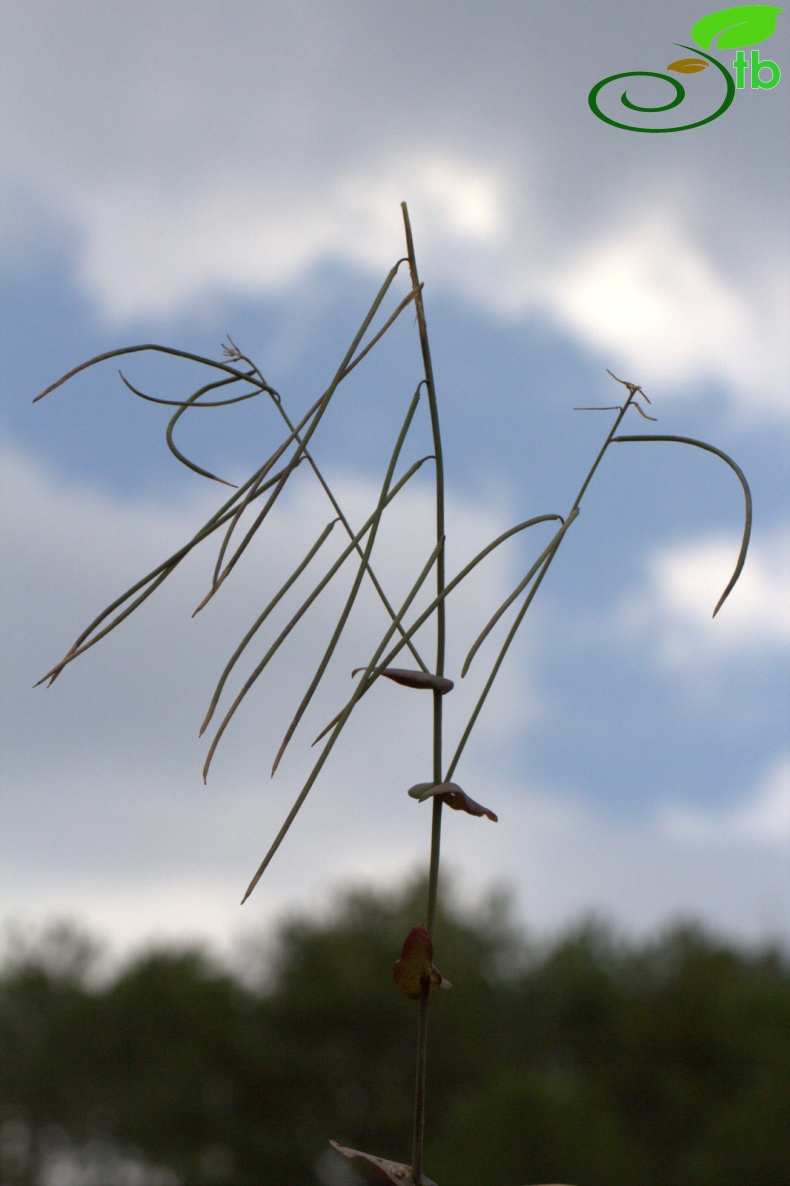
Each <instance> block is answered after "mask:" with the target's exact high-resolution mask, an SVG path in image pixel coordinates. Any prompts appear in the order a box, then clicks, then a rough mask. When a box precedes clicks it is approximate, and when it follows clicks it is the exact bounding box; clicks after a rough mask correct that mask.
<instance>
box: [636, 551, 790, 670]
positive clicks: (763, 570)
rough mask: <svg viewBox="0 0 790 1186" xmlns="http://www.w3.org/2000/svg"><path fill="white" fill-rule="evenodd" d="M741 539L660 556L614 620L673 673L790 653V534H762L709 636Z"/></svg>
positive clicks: (647, 568)
mask: <svg viewBox="0 0 790 1186" xmlns="http://www.w3.org/2000/svg"><path fill="white" fill-rule="evenodd" d="M739 547H740V541H739V540H738V539H737V538H736V537H735V536H729V535H723V534H722V535H710V536H703V537H700V538H698V539H696V540H691V541H689V542H684V543H682V544H676V545H672V546H670V547H667V548H663V549H661V550H659V551H657V552H654V553H653V554H652V556H650V557H649V559H648V560H647V562H646V565H645V580H644V584H643V586H642V588H641V589H639V590H636V591H633V592H631V593H630V594H627V595H626V596H625V597H624V598H623V599H622V600H621V602H620V604H619V606H618V607H617V610H616V613H615V618H616V620H617V622H618V623H619V624H621V625H622V627H623V628H624V629H625V630H626V631H627V632H628V633H630V634H631V635H633V634H634V633H638V634H639V635H640V637H644V638H645V640H646V641H647V644H648V645H649V646H650V647H651V648H652V649H653V651H654V653H656V654H657V657H658V658H659V660H660V661H661V662H662V663H663V664H664V665H666V666H667V667H668V668H671V669H674V670H681V671H682V670H687V671H692V670H695V669H697V668H699V666H700V665H701V664H702V663H710V662H717V661H719V662H720V661H723V660H730V659H733V658H734V657H736V656H743V655H744V654H751V655H756V654H759V653H763V654H765V653H766V652H770V653H775V652H777V651H778V650H783V649H786V648H787V646H788V645H790V571H788V559H790V534H789V533H788V532H787V531H786V530H784V529H780V530H777V531H775V532H774V533H773V534H772V535H766V534H763V535H762V537H761V538H760V539H759V540H754V541H753V542H752V544H751V546H750V549H749V552H748V555H747V559H746V564H745V566H744V569H743V571H742V573H741V575H740V577H739V579H738V583H737V585H736V586H735V588H734V589H733V591H732V592H731V593H730V596H729V598H728V599H727V601H726V602H725V603H724V605H723V606H722V608H721V610H720V611H719V614H718V615H717V618H716V627H715V629H711V628H710V615H711V612H712V607H713V606H714V605H715V604H716V603H717V601H718V599H719V597H720V595H721V593H722V592H723V590H724V588H725V586H726V584H727V582H728V580H729V578H730V575H731V573H732V570H733V568H734V566H735V561H736V559H737V556H738V550H739Z"/></svg>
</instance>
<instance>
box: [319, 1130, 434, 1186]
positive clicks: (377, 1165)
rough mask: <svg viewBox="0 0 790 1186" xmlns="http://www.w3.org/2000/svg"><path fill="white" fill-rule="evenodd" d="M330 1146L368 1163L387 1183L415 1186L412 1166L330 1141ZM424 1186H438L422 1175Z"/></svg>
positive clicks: (346, 1155) (398, 1185)
mask: <svg viewBox="0 0 790 1186" xmlns="http://www.w3.org/2000/svg"><path fill="white" fill-rule="evenodd" d="M329 1144H330V1145H331V1146H332V1148H333V1149H336V1150H337V1152H338V1153H342V1154H343V1156H344V1157H348V1158H353V1157H358V1158H359V1160H360V1161H366V1162H367V1163H368V1165H371V1166H373V1169H374V1170H376V1172H377V1173H378V1174H379V1176H380V1177H382V1178H383V1179H384V1180H385V1182H394V1183H395V1186H414V1180H413V1178H412V1176H411V1166H410V1165H404V1164H403V1162H402V1161H389V1160H388V1159H387V1158H386V1157H376V1156H374V1154H373V1153H361V1152H360V1150H359V1149H347V1148H346V1147H345V1146H344V1145H338V1143H337V1141H330V1142H329ZM422 1186H436V1183H435V1182H433V1181H432V1180H431V1179H430V1178H426V1176H425V1174H422Z"/></svg>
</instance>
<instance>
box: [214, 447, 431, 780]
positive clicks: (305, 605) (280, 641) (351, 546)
mask: <svg viewBox="0 0 790 1186" xmlns="http://www.w3.org/2000/svg"><path fill="white" fill-rule="evenodd" d="M424 461H425V458H421V459H420V460H419V461H416V462H415V463H414V464H413V465H412V466H411V468H410V469H408V470H407V471H406V473H405V474H404V475H403V477H402V478H401V479H400V481H399V482H397V483H396V485H395V486H394V487H393V488H392V490H391V491H390V493H389V496H388V502H391V501H392V499H393V498H395V497H396V496H397V494H398V492H399V491H400V490H401V489H402V487H403V486H404V485H405V484H406V482H408V481H409V479H410V478H412V477H413V476H414V474H416V473H417V471H418V470H419V468H420V466H421V465H422V464H423V462H424ZM373 518H374V516H373V515H371V516H370V518H369V519H368V520H367V522H366V523H365V524H364V526H363V527H362V529H361V531H359V532H358V534H357V537H356V538H357V539H361V538H363V537H364V535H365V533H366V532H367V531H368V530H369V529H370V525H371V523H372V521H373ZM353 550H354V541H352V542H351V543H350V544H349V545H348V547H346V548H345V549H344V551H343V552H342V553H341V554H340V556H339V557H338V559H337V560H336V561H335V563H334V564H333V565H332V567H331V568H330V569H329V571H328V572H327V573H326V574H325V576H324V577H322V579H321V580H320V581H319V582H318V584H317V585H316V586H315V588H314V589H313V590H312V592H311V593H310V595H309V596H308V597H307V598H306V599H305V600H304V601H303V602H302V605H301V606H300V607H299V609H298V610H297V611H296V613H295V614H294V616H293V617H292V618H291V620H290V622H288V624H287V625H286V626H285V627H283V629H282V630H281V632H280V634H279V635H278V637H277V638H276V639H275V640H274V642H273V643H272V645H271V646H270V647H269V649H268V651H267V652H266V654H265V655H264V656H263V658H262V659H261V661H260V663H258V665H257V667H256V668H255V669H254V671H253V672H252V674H251V675H250V676H249V678H248V679H247V681H246V682H245V684H244V686H243V688H242V689H241V691H240V692H239V693H238V695H237V696H236V699H235V700H234V701H233V703H232V704H231V706H230V708H229V709H228V711H227V712H226V714H225V716H224V717H223V719H222V722H221V724H220V725H219V728H218V730H217V733H216V735H215V736H214V740H213V741H212V743H211V746H210V748H209V752H208V756H207V757H206V762H205V765H204V767H203V780H204V782H205V779H206V776H207V774H208V769H209V766H210V765H211V759H212V758H213V756H214V752H215V750H216V748H217V745H218V743H219V739H220V737H221V736H222V734H223V733H224V731H225V729H226V728H227V726H228V724H229V722H230V719H231V717H232V716H233V714H234V713H235V711H236V709H237V708H238V707H239V705H240V704H241V702H242V700H243V699H244V697H245V696H246V695H247V693H248V692H249V690H250V688H251V687H252V686H253V684H254V683H255V681H256V680H257V679H258V677H259V676H260V675H261V673H262V671H263V670H264V668H265V667H266V665H267V663H268V662H269V660H270V659H271V658H272V657H273V656H274V655H275V654H276V652H277V651H278V650H279V648H280V647H281V646H282V644H283V642H285V639H286V638H287V637H288V635H289V634H290V633H291V631H292V630H293V628H294V627H295V626H296V624H297V623H298V622H299V620H300V619H301V618H302V617H303V615H304V614H305V613H306V612H307V610H308V609H309V608H310V606H311V605H312V604H313V602H314V601H315V600H316V599H317V598H318V597H319V595H320V594H321V593H322V592H323V590H324V589H325V588H326V586H327V585H328V584H329V582H330V581H331V580H332V577H333V576H334V575H335V573H337V572H338V571H339V570H340V568H341V567H342V565H343V564H344V563H345V561H346V560H347V559H348V557H349V556H350V555H351V553H352V552H353Z"/></svg>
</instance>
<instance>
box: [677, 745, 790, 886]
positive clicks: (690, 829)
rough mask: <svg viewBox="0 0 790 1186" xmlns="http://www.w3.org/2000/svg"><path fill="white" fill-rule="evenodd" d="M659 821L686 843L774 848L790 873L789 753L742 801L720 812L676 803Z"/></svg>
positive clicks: (774, 764)
mask: <svg viewBox="0 0 790 1186" xmlns="http://www.w3.org/2000/svg"><path fill="white" fill-rule="evenodd" d="M661 823H662V827H663V828H664V830H665V831H666V833H667V835H669V836H671V837H672V838H673V839H676V840H678V841H680V842H681V843H682V844H686V845H694V846H705V847H710V846H720V845H725V846H728V847H732V846H736V847H737V846H738V845H742V844H747V845H754V846H757V847H760V848H776V849H777V850H779V851H782V852H784V853H785V857H786V861H787V871H788V875H789V876H790V755H788V756H784V757H781V758H778V759H777V760H776V761H775V762H774V763H773V765H772V766H771V767H770V768H769V769H768V771H767V772H766V774H765V776H764V778H763V780H762V782H761V783H760V785H759V786H758V787H757V788H756V789H755V790H754V792H753V794H752V795H751V797H750V798H749V799H748V800H747V801H746V802H745V803H742V804H739V805H738V806H736V807H733V808H730V809H729V810H726V811H719V812H713V811H698V810H692V809H691V808H690V807H685V806H682V805H677V804H676V805H672V806H668V807H667V808H666V809H665V810H664V812H663V813H662V818H661ZM789 888H790V887H789ZM788 906H790V902H789V903H788Z"/></svg>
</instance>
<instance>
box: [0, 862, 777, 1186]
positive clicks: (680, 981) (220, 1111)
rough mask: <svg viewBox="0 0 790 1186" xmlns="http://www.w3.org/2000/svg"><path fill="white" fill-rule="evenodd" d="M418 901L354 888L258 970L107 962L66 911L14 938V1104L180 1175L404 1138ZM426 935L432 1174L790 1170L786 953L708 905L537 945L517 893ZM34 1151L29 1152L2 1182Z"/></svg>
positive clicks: (10, 1066)
mask: <svg viewBox="0 0 790 1186" xmlns="http://www.w3.org/2000/svg"><path fill="white" fill-rule="evenodd" d="M451 897H452V892H451V890H450V889H449V888H448V887H445V889H444V891H443V893H442V895H440V902H441V901H443V900H444V901H447V900H448V899H450V898H451ZM424 900H425V888H424V886H423V885H412V886H410V887H408V888H407V889H406V890H405V891H404V893H403V894H402V896H401V897H400V898H399V899H397V900H393V899H387V898H384V897H379V896H375V895H373V894H371V893H367V892H359V893H356V894H352V895H348V896H346V897H345V898H343V899H342V900H341V901H340V902H339V903H338V904H337V906H336V909H335V911H334V913H333V914H332V916H331V917H330V918H329V919H328V921H323V922H314V921H311V920H309V919H308V920H301V921H295V922H291V923H289V924H287V925H286V926H284V927H283V928H282V929H281V930H280V932H279V936H278V941H277V945H276V947H275V949H274V951H273V953H272V954H271V955H270V958H269V962H268V973H267V975H266V976H265V978H264V977H262V979H261V983H260V984H259V985H258V986H257V987H256V988H252V987H249V986H248V987H243V986H242V985H241V984H240V983H239V981H238V980H237V979H236V978H235V977H234V975H232V974H231V973H229V972H227V971H226V970H223V969H220V968H219V967H218V966H216V965H215V964H213V963H212V962H211V961H210V960H209V959H207V958H206V957H205V956H204V955H201V954H200V953H199V952H195V951H191V952H190V951H186V952H185V951H181V952H175V951H159V952H155V953H149V954H147V955H144V956H140V957H138V958H137V959H136V960H135V961H134V962H133V963H132V964H130V965H129V966H128V967H126V968H125V969H123V970H121V971H119V972H117V973H116V974H115V976H114V977H113V978H112V979H110V980H109V981H105V982H98V983H97V982H96V981H95V979H94V978H92V977H91V975H90V967H91V960H90V949H89V946H88V945H87V944H86V943H85V942H84V941H82V940H80V939H79V938H78V937H76V936H75V935H74V934H72V935H71V936H69V935H68V933H65V932H63V931H61V932H60V933H59V935H58V936H56V937H55V938H53V937H52V936H51V937H50V939H49V940H48V941H47V942H44V943H40V944H39V945H38V946H34V947H33V948H32V949H30V950H28V951H27V952H26V953H24V954H22V955H20V954H17V955H16V956H9V957H8V958H7V960H6V966H5V970H4V971H3V973H2V976H1V977H0V1027H1V1028H0V1124H3V1122H5V1125H6V1131H7V1132H14V1131H16V1130H18V1128H19V1126H18V1125H17V1126H16V1129H14V1122H15V1121H23V1122H24V1124H25V1125H26V1126H27V1128H28V1131H31V1132H33V1133H34V1134H36V1135H37V1136H38V1137H40V1138H41V1137H42V1134H43V1135H45V1134H46V1132H47V1131H49V1126H52V1125H59V1126H61V1127H62V1129H64V1130H65V1132H66V1133H67V1134H68V1137H69V1138H70V1140H71V1141H72V1142H73V1143H74V1145H75V1147H77V1146H80V1145H81V1146H83V1147H84V1146H85V1144H86V1142H88V1141H89V1140H91V1139H92V1138H93V1139H95V1138H96V1137H97V1136H103V1137H104V1138H106V1139H108V1140H110V1141H112V1142H114V1143H115V1145H116V1146H117V1147H118V1148H119V1149H125V1150H136V1151H137V1156H138V1157H139V1159H140V1161H145V1162H147V1163H148V1164H149V1165H150V1166H160V1167H169V1169H170V1170H171V1171H173V1172H174V1174H175V1175H177V1179H178V1180H180V1181H181V1182H182V1183H184V1184H185V1186H192V1184H193V1183H194V1184H200V1183H202V1184H204V1186H211V1184H212V1183H217V1184H220V1183H223V1182H224V1183H228V1184H230V1186H266V1184H268V1183H281V1182H282V1183H285V1182H287V1183H289V1186H308V1184H310V1186H316V1184H317V1183H319V1182H321V1181H325V1182H327V1183H328V1182H330V1181H342V1180H343V1179H342V1178H339V1177H338V1178H337V1179H331V1178H329V1177H327V1176H326V1173H327V1170H326V1167H327V1165H328V1164H329V1159H330V1158H332V1157H334V1156H335V1155H334V1154H332V1153H331V1152H329V1153H325V1152H324V1151H325V1150H326V1149H327V1139H328V1138H329V1137H334V1138H335V1139H336V1140H338V1141H339V1142H340V1143H341V1144H346V1145H350V1146H352V1147H356V1148H362V1149H366V1150H370V1151H371V1152H375V1153H378V1154H379V1155H381V1156H386V1157H392V1158H394V1159H398V1160H404V1159H407V1158H408V1155H409V1149H408V1147H404V1134H405V1133H408V1131H409V1125H410V1119H411V1108H412V1091H413V1086H414V1082H413V1081H414V1044H415V1037H414V1022H415V1013H416V1010H417V1008H418V1005H417V1004H416V1003H412V1002H410V1001H408V1000H406V999H405V998H404V997H403V996H402V994H401V993H399V992H398V990H397V988H396V986H395V985H394V983H393V981H392V975H391V970H392V964H393V962H394V961H395V960H396V959H397V958H398V955H399V954H400V949H401V944H402V942H403V938H404V936H405V934H406V933H407V932H408V930H409V929H410V927H412V926H414V925H415V924H416V923H418V922H420V921H421V909H422V905H421V904H423V903H424ZM435 949H436V959H437V962H439V965H440V967H441V969H442V971H443V972H445V973H446V974H447V975H448V976H449V977H450V979H451V980H452V981H453V986H454V987H453V988H452V990H451V991H449V992H446V993H445V992H441V993H437V994H435V997H434V1002H433V1009H432V1014H431V1021H430V1029H431V1034H430V1037H431V1053H430V1058H429V1064H428V1080H429V1088H430V1090H429V1096H428V1115H427V1126H426V1144H425V1170H426V1172H427V1173H428V1174H429V1175H430V1176H431V1177H432V1178H433V1179H434V1180H435V1181H437V1182H438V1183H440V1186H498V1184H501V1186H520V1184H523V1183H527V1182H547V1181H563V1182H576V1183H578V1184H579V1186H613V1184H617V1186H714V1184H715V1186H784V1184H785V1183H786V1182H787V1181H788V1180H790V1093H788V1091H787V1084H788V1082H790V969H789V968H788V966H787V963H786V962H784V960H783V959H782V958H781V957H780V955H778V954H777V953H773V952H770V951H768V952H763V953H757V954H749V953H745V952H742V951H737V950H734V949H732V948H728V947H726V946H724V945H722V944H720V943H718V942H716V941H715V940H714V939H712V938H711V937H709V936H706V935H705V934H704V933H702V932H701V931H699V930H698V929H696V928H694V927H691V926H689V927H686V928H676V929H675V930H673V931H672V932H670V933H668V934H666V935H664V936H663V937H660V938H659V939H656V940H654V941H653V942H651V943H646V944H642V945H638V946H637V945H628V944H624V943H619V942H617V941H616V940H615V939H614V938H613V936H612V935H611V933H610V932H609V931H608V930H607V929H606V928H604V927H602V926H600V925H594V924H590V925H587V926H585V927H582V928H580V929H578V930H577V931H575V932H574V933H572V934H569V935H566V936H565V937H564V938H562V939H561V940H559V941H557V942H555V943H554V944H552V945H550V946H546V947H545V948H540V949H539V948H537V947H534V946H532V947H530V946H529V945H528V944H527V943H526V942H525V941H524V940H523V939H521V938H520V937H519V936H518V934H517V933H516V932H515V931H514V929H513V927H512V926H511V925H510V923H509V921H508V913H507V908H506V903H505V902H503V900H502V899H496V900H492V901H490V902H489V904H488V906H487V908H486V910H485V911H484V913H482V914H478V915H477V916H474V917H471V916H469V915H458V914H455V915H452V916H448V914H446V913H442V911H441V910H440V911H439V914H438V915H437V926H436V935H435ZM9 1121H10V1122H11V1125H10V1127H9V1125H8V1122H9ZM33 1148H34V1149H35V1141H34V1142H33ZM322 1153H323V1154H324V1156H323V1159H321V1155H322ZM337 1162H338V1163H339V1164H340V1165H342V1159H340V1158H339V1157H337ZM12 1169H13V1172H10V1171H11V1170H12ZM39 1171H40V1163H39V1166H38V1169H37V1167H36V1159H35V1157H34V1156H30V1157H29V1158H28V1160H27V1162H26V1164H25V1165H23V1164H22V1162H21V1161H19V1159H18V1164H17V1165H16V1167H15V1168H14V1167H11V1166H6V1167H4V1172H2V1171H0V1181H2V1182H3V1183H4V1184H5V1183H6V1182H7V1183H8V1184H9V1186H27V1184H28V1183H32V1182H34V1181H35V1180H36V1174H37V1173H38V1172H39ZM355 1172H357V1173H358V1175H359V1176H358V1180H359V1181H363V1180H364V1181H368V1180H370V1181H371V1182H372V1181H373V1179H372V1178H371V1177H370V1175H369V1174H368V1173H367V1171H365V1170H362V1169H359V1170H357V1171H355ZM152 1180H153V1179H152ZM172 1180H173V1181H175V1180H176V1179H172ZM107 1186H113V1184H112V1183H108V1184H107Z"/></svg>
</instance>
